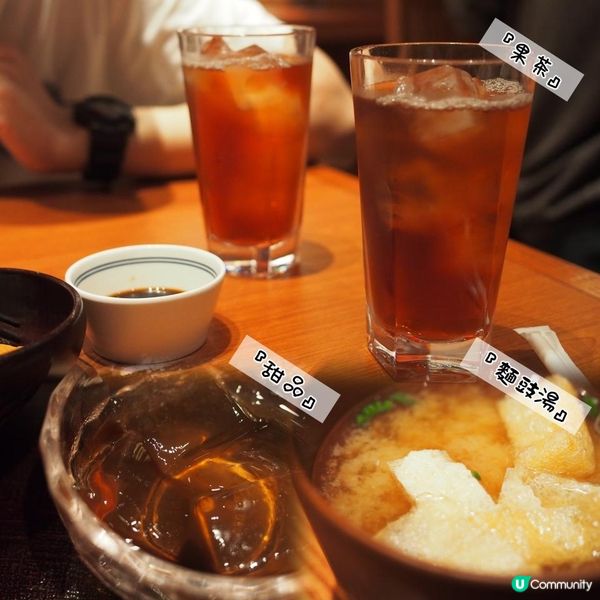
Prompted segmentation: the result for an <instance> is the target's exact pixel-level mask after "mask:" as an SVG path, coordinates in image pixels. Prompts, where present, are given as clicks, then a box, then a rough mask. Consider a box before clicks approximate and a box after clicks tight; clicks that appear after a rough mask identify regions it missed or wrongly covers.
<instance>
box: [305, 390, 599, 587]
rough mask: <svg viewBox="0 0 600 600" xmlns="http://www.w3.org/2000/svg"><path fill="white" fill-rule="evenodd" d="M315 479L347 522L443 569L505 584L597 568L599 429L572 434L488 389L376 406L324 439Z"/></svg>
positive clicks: (430, 393) (384, 400)
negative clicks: (507, 579) (521, 577)
mask: <svg viewBox="0 0 600 600" xmlns="http://www.w3.org/2000/svg"><path fill="white" fill-rule="evenodd" d="M556 383H558V384H559V385H563V387H564V386H565V385H567V384H568V382H564V383H561V382H558V381H556ZM570 391H574V390H570ZM314 480H315V483H316V484H317V486H318V487H319V488H320V489H321V490H322V492H323V494H324V495H325V496H326V498H327V499H328V500H329V502H330V503H331V505H332V506H333V507H334V508H335V509H336V510H337V511H338V512H339V513H341V514H343V515H344V516H345V517H346V519H348V520H349V521H350V522H351V523H352V524H354V525H355V526H357V527H359V528H361V529H362V530H363V531H365V532H367V533H368V534H370V535H372V536H374V537H375V538H377V539H378V540H380V541H381V542H383V543H385V544H387V545H390V546H393V547H395V548H397V549H398V550H400V551H401V552H402V553H406V554H410V555H412V556H414V557H416V558H420V559H422V560H425V561H428V562H431V563H434V564H436V565H441V566H448V567H453V568H458V569H461V570H465V571H476V572H481V573H489V574H495V575H500V574H505V575H510V576H513V575H514V574H515V573H518V572H526V573H537V572H541V571H545V570H551V569H557V568H562V567H568V566H574V565H584V564H587V563H592V562H596V561H597V562H598V564H599V565H600V436H599V435H598V432H597V431H596V430H595V429H594V427H593V423H592V422H591V421H588V422H587V423H585V424H584V425H583V426H582V428H581V429H580V430H579V432H578V433H577V434H576V435H571V434H570V433H568V432H566V431H565V430H563V429H562V428H560V427H558V426H556V425H553V424H552V423H551V422H550V421H548V420H546V419H544V418H542V417H540V416H538V415H537V414H536V413H534V412H532V411H531V410H530V409H529V408H527V407H525V406H523V405H521V404H520V403H518V402H516V401H515V400H513V399H512V398H509V397H503V396H502V394H500V393H498V392H496V391H495V390H492V389H491V388H488V387H487V386H486V387H483V386H481V385H477V384H469V385H466V384H462V385H456V384H455V385H448V386H445V387H440V386H438V387H435V389H433V388H430V389H425V390H424V391H422V392H419V393H418V394H415V395H407V394H404V393H400V392H395V393H392V394H388V395H387V396H381V397H380V398H378V399H377V400H375V401H373V400H372V399H371V400H370V401H368V402H366V403H365V404H363V405H362V406H359V407H358V408H357V409H355V410H354V411H353V412H352V413H350V414H348V415H347V416H346V418H345V419H344V420H343V421H342V422H340V424H339V425H338V426H336V428H334V430H333V431H332V432H331V434H330V435H329V436H328V438H327V439H326V440H325V443H324V444H323V445H322V447H321V449H320V451H319V455H318V457H317V461H316V463H315V471H314Z"/></svg>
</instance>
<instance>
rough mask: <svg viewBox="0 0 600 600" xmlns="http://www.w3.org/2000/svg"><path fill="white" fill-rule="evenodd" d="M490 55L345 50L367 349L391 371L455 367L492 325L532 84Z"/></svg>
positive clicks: (431, 49) (405, 48)
mask: <svg viewBox="0 0 600 600" xmlns="http://www.w3.org/2000/svg"><path fill="white" fill-rule="evenodd" d="M380 49H383V50H380ZM397 49H398V50H397ZM470 51H472V52H473V53H474V54H473V56H472V57H471V59H472V60H471V62H466V59H467V56H466V55H465V53H468V52H470ZM378 52H383V54H379V55H378ZM442 52H451V53H452V52H454V56H453V55H449V56H447V57H446V58H445V59H444V57H443V55H441V54H440V53H442ZM411 53H412V54H414V55H415V56H414V57H411ZM427 53H430V54H431V53H433V55H431V56H429V55H428V54H427ZM435 54H440V56H439V57H438V56H435ZM486 54H487V53H486V52H485V51H484V50H483V49H482V48H481V47H479V46H477V45H470V44H466V45H465V44H456V45H455V44H442V45H431V44H405V45H402V44H401V45H396V46H382V47H379V49H378V47H370V48H362V49H357V50H354V51H353V52H352V54H351V64H352V78H353V92H354V102H355V105H354V106H355V117H356V135H357V149H358V168H359V178H360V191H361V205H362V219H363V242H364V257H365V261H364V264H365V278H366V291H367V304H368V327H369V345H370V348H371V351H372V352H373V353H374V354H375V356H376V357H377V358H378V360H380V362H381V363H382V364H383V365H384V366H385V367H386V368H387V369H388V370H389V371H390V372H392V374H398V373H399V371H401V370H403V367H405V366H407V367H409V368H412V367H413V366H414V364H410V365H408V364H406V363H415V361H416V362H417V363H419V362H421V363H422V364H424V365H426V366H428V367H432V366H436V365H437V366H441V367H447V366H451V365H452V364H456V362H460V358H462V355H461V351H464V347H465V343H466V342H469V341H470V340H472V339H473V338H474V337H476V336H482V337H484V336H485V335H487V333H488V332H489V329H490V325H491V320H492V316H493V313H494V308H495V304H496V298H497V295H498V287H499V283H500V276H501V273H502V265H503V262H504V254H505V249H506V243H507V239H508V232H509V227H510V221H511V217H512V208H513V203H514V199H515V195H516V189H517V183H518V179H519V171H520V167H521V159H522V155H523V148H524V144H525V136H526V131H527V125H528V120H529V112H530V107H531V99H532V93H531V89H532V85H531V82H530V80H528V79H526V78H525V76H523V75H521V74H520V73H518V72H517V71H515V70H513V69H512V68H511V67H510V66H509V65H506V64H505V63H502V62H501V61H499V60H498V59H495V58H493V57H491V55H489V54H487V56H486ZM488 57H489V58H488ZM439 58H441V60H437V62H436V61H435V60H432V59H439ZM459 59H461V60H459ZM463 59H464V60H463ZM365 65H368V66H365Z"/></svg>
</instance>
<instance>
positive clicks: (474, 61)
mask: <svg viewBox="0 0 600 600" xmlns="http://www.w3.org/2000/svg"><path fill="white" fill-rule="evenodd" d="M487 46H489V47H496V46H497V47H505V46H502V44H486V45H485V46H482V45H481V44H479V43H477V42H385V43H382V44H365V45H362V46H357V47H355V48H352V49H351V50H350V53H349V54H350V58H351V59H352V58H362V59H363V60H374V61H378V62H388V63H396V64H409V63H411V64H422V65H427V64H430V65H435V64H440V63H442V64H451V65H452V64H469V65H492V64H501V63H504V64H507V63H505V61H503V60H501V59H500V58H498V57H497V56H495V55H494V54H492V53H491V52H490V51H489V50H487ZM376 48H377V49H380V48H381V49H382V48H415V49H419V48H456V49H465V50H468V49H472V50H477V51H479V52H481V53H484V52H485V53H486V54H485V55H483V56H479V57H471V58H469V57H461V58H455V57H448V58H445V57H443V56H440V57H435V58H426V57H422V56H393V55H384V54H381V55H374V54H370V53H369V52H370V51H371V50H373V49H376ZM508 66H512V65H508ZM513 68H514V67H513Z"/></svg>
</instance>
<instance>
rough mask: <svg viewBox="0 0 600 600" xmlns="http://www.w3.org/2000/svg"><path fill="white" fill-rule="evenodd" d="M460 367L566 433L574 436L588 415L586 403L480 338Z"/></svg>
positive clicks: (476, 340)
mask: <svg viewBox="0 0 600 600" xmlns="http://www.w3.org/2000/svg"><path fill="white" fill-rule="evenodd" d="M460 366H461V367H462V368H463V369H465V370H467V371H470V372H471V373H473V374H474V375H476V376H477V377H479V378H480V379H483V381H486V382H487V383H489V384H490V385H493V386H494V387H495V388H496V389H499V390H501V391H502V392H504V393H505V394H507V395H508V396H510V397H511V398H514V399H515V400H517V401H518V402H520V403H521V404H523V405H524V406H527V407H528V408H530V409H531V410H532V411H533V412H535V413H537V414H538V415H541V416H542V417H544V418H546V419H548V421H551V422H552V423H555V424H556V425H560V427H562V428H563V429H566V430H567V431H568V432H569V433H572V434H576V433H577V431H578V430H579V428H580V427H581V424H582V423H583V422H584V421H585V418H586V417H587V414H588V413H589V412H590V409H591V407H590V406H588V405H587V404H586V403H585V402H582V401H581V400H579V399H578V398H576V397H575V396H573V395H572V394H569V393H568V392H566V391H565V390H563V389H562V388H560V387H558V386H557V385H554V384H553V383H552V382H550V381H548V380H547V379H545V378H544V377H542V376H541V375H538V374H537V373H534V372H533V371H531V370H530V369H528V368H527V367H526V366H525V365H522V364H521V363H520V362H517V361H516V360H514V359H512V358H510V356H507V355H506V354H504V353H503V352H500V350H497V349H496V348H494V347H493V346H490V345H489V344H486V343H485V342H484V341H483V340H481V339H479V338H477V339H475V341H474V342H473V343H472V344H471V347H470V348H469V351H468V352H467V353H466V355H465V357H464V358H463V360H462V362H461V364H460Z"/></svg>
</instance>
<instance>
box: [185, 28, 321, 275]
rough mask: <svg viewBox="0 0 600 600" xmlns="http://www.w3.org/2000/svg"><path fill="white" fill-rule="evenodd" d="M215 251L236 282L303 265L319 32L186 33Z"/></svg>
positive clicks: (201, 175) (190, 98)
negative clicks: (310, 121)
mask: <svg viewBox="0 0 600 600" xmlns="http://www.w3.org/2000/svg"><path fill="white" fill-rule="evenodd" d="M179 41H180V47H181V53H182V58H183V72H184V78H185V87H186V94H187V102H188V106H189V110H190V117H191V122H192V131H193V135H194V147H195V153H196V165H197V171H198V180H199V184H200V196H201V201H202V207H203V211H204V221H205V225H206V233H207V238H208V240H207V241H208V247H209V248H210V250H211V251H212V252H214V253H215V254H218V255H219V256H220V257H221V258H222V259H223V260H224V261H225V264H226V266H227V270H228V272H229V273H232V274H235V275H249V276H254V277H271V276H276V275H281V274H284V273H286V272H287V271H289V269H290V268H291V267H292V266H293V265H294V264H295V263H296V262H297V247H298V237H299V230H300V222H301V218H302V200H303V193H304V173H305V167H306V147H307V136H308V111H309V98H310V83H311V70H312V53H313V49H314V45H315V31H314V29H313V28H311V27H302V26H295V25H273V26H268V27H241V26H240V27H207V28H195V29H188V30H184V31H180V32H179Z"/></svg>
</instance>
